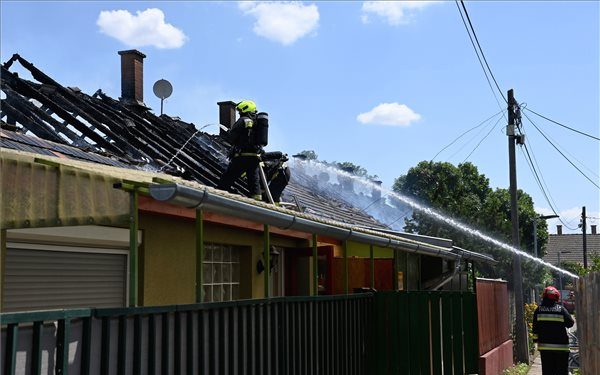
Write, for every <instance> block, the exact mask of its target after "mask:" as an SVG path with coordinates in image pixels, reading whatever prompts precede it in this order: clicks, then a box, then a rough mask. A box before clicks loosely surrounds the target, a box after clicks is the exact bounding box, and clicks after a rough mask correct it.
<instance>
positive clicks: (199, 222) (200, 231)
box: [196, 210, 204, 303]
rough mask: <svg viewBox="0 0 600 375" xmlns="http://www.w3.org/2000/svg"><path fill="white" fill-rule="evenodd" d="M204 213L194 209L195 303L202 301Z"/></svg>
mask: <svg viewBox="0 0 600 375" xmlns="http://www.w3.org/2000/svg"><path fill="white" fill-rule="evenodd" d="M203 284H204V213H203V212H202V210H196V303H201V302H204V285H203Z"/></svg>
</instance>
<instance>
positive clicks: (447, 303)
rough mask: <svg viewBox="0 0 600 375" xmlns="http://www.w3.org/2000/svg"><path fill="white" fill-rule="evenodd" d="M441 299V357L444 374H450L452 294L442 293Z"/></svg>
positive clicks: (451, 362)
mask: <svg viewBox="0 0 600 375" xmlns="http://www.w3.org/2000/svg"><path fill="white" fill-rule="evenodd" d="M441 301H442V357H443V358H444V363H443V368H444V374H452V369H453V368H454V363H453V352H454V350H453V348H454V344H453V331H452V296H451V294H450V293H443V294H442V296H441Z"/></svg>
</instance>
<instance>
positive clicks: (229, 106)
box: [217, 100, 236, 137]
mask: <svg viewBox="0 0 600 375" xmlns="http://www.w3.org/2000/svg"><path fill="white" fill-rule="evenodd" d="M217 105H218V106H219V124H221V125H224V126H225V127H226V128H227V129H231V127H232V126H233V124H234V123H235V105H236V104H235V102H232V101H231V100H228V101H225V102H217ZM226 134H227V133H225V131H224V130H223V129H220V130H219V135H220V136H221V137H225V135H226Z"/></svg>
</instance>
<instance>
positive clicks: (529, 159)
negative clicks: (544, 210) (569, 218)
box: [521, 145, 577, 230]
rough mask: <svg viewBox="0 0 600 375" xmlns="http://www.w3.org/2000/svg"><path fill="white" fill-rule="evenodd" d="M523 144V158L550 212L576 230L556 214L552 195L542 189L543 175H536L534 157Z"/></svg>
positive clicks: (568, 227) (565, 224)
mask: <svg viewBox="0 0 600 375" xmlns="http://www.w3.org/2000/svg"><path fill="white" fill-rule="evenodd" d="M523 146H524V149H525V159H526V160H527V162H528V163H527V165H528V166H529V169H530V170H531V172H532V173H533V175H534V179H535V180H536V182H537V184H538V187H539V188H540V190H541V191H542V194H543V195H544V198H546V202H547V203H548V205H549V206H550V209H551V210H552V212H553V213H554V214H555V215H557V216H558V220H559V221H560V222H561V223H562V224H563V225H564V226H565V227H566V228H567V229H569V230H577V228H574V227H570V226H569V225H568V224H567V223H566V222H565V221H564V220H563V219H562V218H561V217H560V215H558V212H557V210H556V208H554V206H553V204H552V202H551V200H552V199H551V198H552V197H551V196H550V197H549V194H550V193H549V192H548V193H546V190H544V186H543V185H544V184H545V183H544V184H542V182H543V177H541V178H540V176H541V173H540V174H539V175H538V172H537V170H536V169H535V165H534V162H533V160H534V159H532V157H531V155H530V154H529V149H528V148H527V145H523ZM521 152H523V150H521ZM532 153H533V152H532Z"/></svg>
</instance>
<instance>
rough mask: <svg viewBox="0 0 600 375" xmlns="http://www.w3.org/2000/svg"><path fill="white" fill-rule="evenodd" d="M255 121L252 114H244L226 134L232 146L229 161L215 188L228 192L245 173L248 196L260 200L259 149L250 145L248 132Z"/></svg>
mask: <svg viewBox="0 0 600 375" xmlns="http://www.w3.org/2000/svg"><path fill="white" fill-rule="evenodd" d="M255 121H256V115H255V114H254V113H244V114H243V115H242V116H241V117H240V118H239V119H238V120H237V121H236V122H235V123H234V124H233V126H232V127H231V130H230V131H229V134H228V140H229V142H230V143H231V145H232V148H231V150H230V151H229V158H230V160H231V161H230V163H229V166H228V167H227V170H226V171H225V173H223V175H222V176H221V180H220V181H219V183H218V185H217V188H219V189H222V190H230V188H231V185H233V183H234V181H235V180H236V179H237V178H238V177H240V176H241V175H242V174H243V173H245V174H246V179H247V181H246V183H247V186H248V193H249V196H250V197H256V196H258V199H260V181H259V175H258V173H259V172H258V165H259V163H260V158H259V152H260V149H261V147H260V146H256V145H253V144H251V143H250V132H251V131H252V126H253V125H254V123H255ZM230 191H231V190H230Z"/></svg>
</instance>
